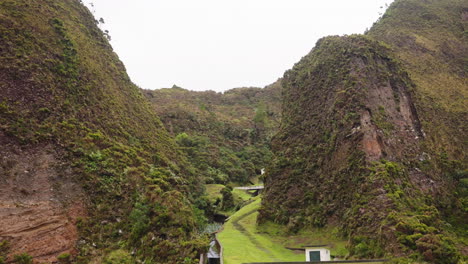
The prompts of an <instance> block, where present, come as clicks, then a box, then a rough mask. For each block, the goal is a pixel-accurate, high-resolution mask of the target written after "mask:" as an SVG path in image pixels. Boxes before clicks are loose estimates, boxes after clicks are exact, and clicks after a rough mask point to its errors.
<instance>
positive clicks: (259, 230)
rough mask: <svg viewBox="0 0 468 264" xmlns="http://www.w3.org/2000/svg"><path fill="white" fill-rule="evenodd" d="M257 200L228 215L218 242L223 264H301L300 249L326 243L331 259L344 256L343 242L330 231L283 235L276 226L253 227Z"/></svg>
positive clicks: (278, 226)
mask: <svg viewBox="0 0 468 264" xmlns="http://www.w3.org/2000/svg"><path fill="white" fill-rule="evenodd" d="M260 203H261V199H260V198H256V199H255V200H254V202H252V203H250V204H249V205H247V206H245V207H243V208H242V209H241V210H239V211H238V212H236V213H235V214H234V215H232V216H231V218H230V219H229V221H228V222H227V223H226V224H225V225H224V229H223V231H222V232H221V233H220V234H219V235H218V239H219V241H220V243H221V244H222V245H223V248H224V262H225V263H226V264H238V263H247V262H273V261H304V260H305V255H304V252H301V251H291V250H289V249H286V247H290V248H300V247H302V246H305V245H311V244H327V245H329V248H330V249H331V254H332V255H334V256H345V255H346V254H347V251H346V249H345V247H344V246H345V244H346V241H344V240H341V239H339V238H337V237H336V236H335V235H334V234H333V232H332V231H331V230H321V231H319V230H314V231H308V232H304V233H301V234H297V235H291V234H289V235H288V234H287V233H286V232H285V231H286V230H285V228H284V227H283V226H280V225H276V224H273V223H268V224H265V225H262V226H260V227H258V226H257V223H256V219H257V216H258V209H259V208H260Z"/></svg>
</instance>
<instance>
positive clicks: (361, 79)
mask: <svg viewBox="0 0 468 264" xmlns="http://www.w3.org/2000/svg"><path fill="white" fill-rule="evenodd" d="M464 5H465V6H463V3H462V2H461V1H424V2H421V1H409V0H408V1H405V0H401V1H396V2H395V3H394V4H392V6H391V7H390V8H389V10H388V12H387V13H386V14H385V15H384V16H383V18H382V19H381V20H380V21H379V22H378V23H377V24H376V25H375V26H374V27H373V28H372V29H371V31H370V32H369V33H368V34H367V36H346V37H327V38H324V39H321V40H320V41H319V42H318V43H317V45H316V47H315V48H314V49H313V50H312V51H311V53H310V54H308V55H307V56H305V57H304V58H303V59H302V60H301V61H300V62H299V63H297V64H296V65H295V66H294V67H293V69H292V70H290V71H287V72H286V73H285V75H284V78H283V83H282V85H283V87H284V90H283V113H282V122H281V126H280V130H279V132H278V134H277V135H276V136H275V137H274V139H273V142H272V146H273V151H274V158H273V160H274V162H273V164H272V166H271V167H270V168H269V169H268V170H267V177H266V189H265V194H264V200H263V204H262V210H261V213H260V216H259V222H260V223H262V222H265V221H274V222H278V223H283V224H286V225H288V227H289V228H290V230H291V231H292V232H294V231H297V230H299V229H300V228H307V227H311V226H315V227H323V226H338V227H340V230H341V231H342V234H343V235H344V236H345V237H348V238H349V239H350V245H349V249H350V252H351V254H352V255H354V256H356V257H382V256H384V255H387V256H388V257H390V256H409V255H411V254H413V253H414V254H413V255H412V258H413V261H415V260H426V261H430V262H437V263H456V262H457V261H458V260H459V259H460V252H465V254H466V245H464V244H463V242H462V241H463V239H462V238H461V237H463V235H462V234H460V233H459V232H458V231H457V230H462V229H463V228H464V224H463V220H462V219H464V217H466V193H467V192H466V159H465V153H464V149H466V140H465V141H464V140H463V138H466V137H465V135H464V134H463V133H461V134H460V131H463V128H464V126H465V125H464V122H463V121H462V120H465V121H466V114H467V107H466V92H467V90H468V89H467V85H466V69H464V68H463V67H461V65H462V63H460V62H461V60H460V58H459V57H458V56H462V57H465V58H466V55H462V53H460V52H461V51H463V50H466V37H465V36H464V35H463V31H464V27H463V26H466V22H465V18H464V16H463V14H464V12H465V11H466V3H465V4H464ZM409 13H411V15H409ZM437 14H440V17H439V16H438V20H437V26H436V27H435V28H432V24H431V23H426V22H425V20H424V19H425V18H426V17H430V18H431V19H432V18H433V17H434V16H433V15H437ZM421 19H422V22H421ZM421 23H422V24H421ZM453 23H455V24H453ZM414 24H417V25H418V26H415V25H414ZM434 24H436V23H435V22H434ZM433 30H435V31H440V32H443V34H442V33H441V34H437V33H433ZM403 31H404V33H405V34H401V33H402V32H403ZM429 34H430V36H431V39H432V40H433V41H434V42H430V41H429ZM436 35H439V38H438V39H437V38H436ZM425 36H426V37H425ZM418 39H419V40H420V41H424V43H425V44H426V45H429V43H430V44H431V45H434V46H433V48H434V49H435V50H433V51H430V50H428V49H422V48H419V49H418V47H420V46H418V45H416V44H415V41H416V42H417V41H418ZM379 40H380V41H379ZM382 41H385V42H382ZM414 45H416V46H414ZM448 47H450V48H448ZM443 50H444V51H445V52H444V51H443ZM457 54H458V55H457ZM463 54H466V53H463ZM452 59H453V64H452ZM433 67H435V68H433ZM434 75H436V76H434ZM442 75H443V78H442V77H441V76H442ZM437 76H438V77H437ZM426 77H427V78H426ZM443 91H444V92H443ZM439 92H440V93H441V94H440V96H439V94H438V93H439ZM455 95H456V96H455ZM452 96H453V99H452V100H451V99H449V98H451V97H452ZM449 102H451V103H449ZM445 122H447V123H448V124H445ZM443 124H444V125H443ZM448 223H450V224H448ZM457 228H458V229H457Z"/></svg>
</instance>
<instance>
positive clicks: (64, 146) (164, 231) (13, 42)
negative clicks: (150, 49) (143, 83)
mask: <svg viewBox="0 0 468 264" xmlns="http://www.w3.org/2000/svg"><path fill="white" fill-rule="evenodd" d="M0 79H1V82H0V90H1V93H0V141H1V142H2V146H3V147H2V149H1V151H0V152H1V154H2V160H1V161H2V164H1V165H2V166H1V167H0V175H1V177H2V179H1V180H2V184H1V187H0V190H1V193H2V195H1V196H0V199H1V201H0V206H1V208H2V210H3V211H2V213H1V214H0V222H2V223H9V222H11V225H6V226H5V225H3V224H2V228H1V229H0V242H1V243H2V245H7V244H8V245H9V246H5V247H3V246H2V251H1V252H0V256H3V257H7V258H8V259H10V258H13V255H19V254H21V253H28V254H30V255H32V256H33V257H34V259H35V260H37V261H54V260H56V258H57V256H58V255H59V254H62V255H61V257H62V258H69V257H68V255H67V254H69V253H71V254H72V259H73V261H74V262H75V261H76V262H77V263H88V262H90V261H94V262H96V263H101V262H102V261H106V259H105V258H104V260H102V257H103V256H104V257H105V256H107V255H108V254H110V257H106V258H110V259H112V260H108V261H110V262H109V263H115V261H117V258H121V259H122V260H121V261H122V262H119V263H130V262H126V261H127V259H133V260H135V259H137V260H140V261H146V263H149V262H151V263H195V262H196V258H198V252H199V250H202V249H204V247H205V243H207V241H204V240H203V239H201V238H200V237H198V235H197V233H196V232H195V231H196V230H197V225H198V224H197V222H196V219H201V218H200V217H201V216H199V217H198V218H197V217H196V216H195V213H194V208H193V206H192V203H193V202H194V201H195V200H196V197H197V196H198V195H199V193H201V190H202V186H201V185H200V184H199V180H198V179H197V176H196V174H195V173H194V169H193V168H192V166H191V165H190V164H189V163H188V162H187V160H186V158H185V156H184V155H183V153H181V152H180V151H179V150H178V149H177V147H176V144H175V142H174V140H173V139H172V137H171V136H170V135H169V134H168V133H167V132H166V130H165V129H164V127H163V125H162V123H161V122H160V120H159V119H158V117H157V116H156V114H155V113H154V111H153V110H152V109H151V107H150V105H149V104H148V103H147V101H146V100H145V98H144V96H143V94H142V92H141V91H140V89H138V88H137V87H136V86H135V85H134V84H133V83H132V82H131V81H130V79H129V77H128V75H127V73H126V71H125V67H124V66H123V64H122V62H121V61H120V60H119V58H118V57H117V55H116V54H115V53H114V52H113V51H112V48H111V46H110V45H109V43H108V40H107V39H106V37H105V35H104V34H103V33H102V32H101V30H100V29H99V28H98V26H97V21H95V20H94V18H93V16H92V14H91V13H90V12H89V11H88V9H87V8H86V7H84V6H83V5H82V4H81V1H76V0H65V1H48V0H38V1H31V0H5V1H1V2H0ZM19 153H22V154H21V155H20V154H19ZM32 164H34V165H35V166H32ZM29 166H31V168H30V169H27V168H29ZM3 183H5V184H3ZM18 190H22V191H21V192H19V191H18ZM21 208H28V210H27V211H26V212H23V211H21V210H23V209H21ZM76 208H78V209H79V210H78V209H76ZM196 211H197V212H199V210H196ZM3 212H5V214H3ZM42 212H44V215H42V214H41V213H42ZM51 212H53V215H54V217H57V220H53V221H49V220H47V219H49V218H50V217H49V216H47V214H48V213H51ZM21 214H23V215H22V217H20V216H21ZM29 214H30V216H29ZM197 215H200V213H197ZM28 217H30V218H29V219H34V218H35V219H36V220H37V222H27V219H28ZM41 217H43V221H42V220H41V219H42V218H41ZM3 221H5V222H3ZM57 223H59V224H57ZM60 223H63V224H60ZM23 224H24V225H23ZM16 225H18V226H16ZM24 226H29V228H30V229H28V230H29V231H28V232H26V231H24V232H23V231H22V230H26V229H24ZM9 227H11V228H10V229H9ZM41 230H42V231H41ZM44 231H45V233H44ZM41 241H42V242H41ZM46 241H50V242H46ZM64 245H67V246H64ZM130 253H132V254H131V255H130ZM128 261H129V260H128Z"/></svg>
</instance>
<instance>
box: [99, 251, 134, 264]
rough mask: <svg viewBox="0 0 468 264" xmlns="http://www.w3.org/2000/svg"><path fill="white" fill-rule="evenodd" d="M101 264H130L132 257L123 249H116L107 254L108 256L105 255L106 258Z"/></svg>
mask: <svg viewBox="0 0 468 264" xmlns="http://www.w3.org/2000/svg"><path fill="white" fill-rule="evenodd" d="M103 263H104V264H130V263H132V257H131V256H130V254H129V253H128V252H127V251H125V250H123V249H118V250H115V251H112V252H111V253H109V255H107V257H105V258H104V262H103Z"/></svg>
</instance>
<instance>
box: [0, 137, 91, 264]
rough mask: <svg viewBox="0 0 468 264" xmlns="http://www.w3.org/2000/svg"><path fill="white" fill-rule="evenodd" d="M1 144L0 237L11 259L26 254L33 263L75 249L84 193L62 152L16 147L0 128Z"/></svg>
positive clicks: (46, 146)
mask: <svg viewBox="0 0 468 264" xmlns="http://www.w3.org/2000/svg"><path fill="white" fill-rule="evenodd" d="M0 145H1V146H2V147H1V148H0V241H2V240H8V241H9V242H10V244H11V249H10V252H9V256H10V258H11V257H12V256H14V255H16V254H21V253H28V254H29V255H31V256H33V258H34V261H35V263H44V262H46V263H51V262H54V261H56V260H57V256H58V255H60V254H62V253H71V254H74V253H76V249H75V244H76V241H77V239H78V232H77V228H76V222H77V219H78V218H79V217H80V216H84V215H85V206H84V203H83V201H84V199H83V197H84V196H83V194H82V191H81V189H80V187H79V185H77V184H76V183H74V181H73V180H72V177H73V173H72V170H71V169H70V168H69V167H68V166H67V164H66V163H65V162H64V161H62V160H61V155H60V151H58V150H57V149H55V148H54V146H52V145H50V144H41V145H37V146H31V145H27V146H20V145H19V144H17V142H15V141H14V140H12V139H11V138H9V137H8V136H6V135H5V134H3V133H2V132H0Z"/></svg>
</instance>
